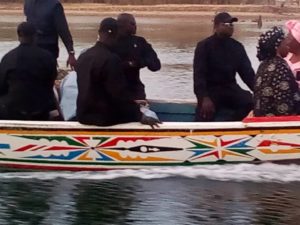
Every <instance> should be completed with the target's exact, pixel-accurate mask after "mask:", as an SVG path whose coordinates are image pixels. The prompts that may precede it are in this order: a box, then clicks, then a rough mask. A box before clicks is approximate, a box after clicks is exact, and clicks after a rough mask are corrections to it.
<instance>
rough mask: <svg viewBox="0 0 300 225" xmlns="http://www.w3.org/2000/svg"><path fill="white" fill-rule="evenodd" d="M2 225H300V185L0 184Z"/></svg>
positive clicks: (173, 181)
mask: <svg viewBox="0 0 300 225" xmlns="http://www.w3.org/2000/svg"><path fill="white" fill-rule="evenodd" d="M0 189H1V190H0V197H1V200H0V223H1V224H32V225H37V224H51V225H52V224H53V225H54V224H65V225H68V224H74V225H75V224H76V225H85V224H86V225H96V224H97V225H100V224H128V225H131V224H157V225H158V224H166V225H169V224H170V225H173V224H178V225H179V224H186V225H187V224H228V225H230V224H241V225H244V224H274V225H275V224H299V223H298V222H299V218H300V210H299V206H300V205H299V204H300V203H299V200H300V199H299V198H300V191H299V183H290V184H289V185H288V186H287V185H284V184H278V183H275V184H274V183H250V182H243V183H237V182H221V181H211V180H207V179H203V178H198V179H187V178H179V177H177V178H165V179H153V180H142V179H137V178H119V179H114V180H68V179H62V178H60V179H54V180H47V181H43V180H35V179H33V180H31V179H29V180H22V179H10V180H2V181H1V182H0Z"/></svg>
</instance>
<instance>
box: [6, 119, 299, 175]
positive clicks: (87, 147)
mask: <svg viewBox="0 0 300 225" xmlns="http://www.w3.org/2000/svg"><path fill="white" fill-rule="evenodd" d="M263 162H281V163H290V162H293V163H299V162H300V119H299V118H298V117H293V118H288V120H281V121H280V120H279V121H259V122H256V121H249V122H222V123H221V122H212V123H192V122H190V123H189V122H166V123H164V124H162V125H161V127H160V128H159V129H155V130H152V129H151V128H149V127H148V126H144V125H141V124H139V123H130V124H123V125H117V126H112V127H95V126H83V125H80V124H78V123H76V122H24V121H19V122H18V121H1V123H0V166H1V167H2V168H12V169H21V170H68V171H94V170H95V171H96V170H97V171H101V170H112V169H142V168H149V167H154V166H192V165H200V164H206V165H207V164H226V163H263Z"/></svg>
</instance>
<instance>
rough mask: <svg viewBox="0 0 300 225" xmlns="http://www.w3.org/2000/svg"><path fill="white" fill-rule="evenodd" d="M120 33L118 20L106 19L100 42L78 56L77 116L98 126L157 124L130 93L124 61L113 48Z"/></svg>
mask: <svg viewBox="0 0 300 225" xmlns="http://www.w3.org/2000/svg"><path fill="white" fill-rule="evenodd" d="M117 32H118V25H117V21H116V20H115V19H113V18H105V19H104V20H103V21H102V22H101V24H100V28H99V40H98V42H97V43H96V44H95V45H94V46H93V47H92V48H90V49H88V50H87V51H85V52H84V53H82V54H81V55H80V56H79V58H78V63H77V66H76V72H77V76H78V77H77V84H78V97H77V119H78V121H79V122H81V123H83V124H90V125H98V126H110V125H114V124H119V123H127V122H137V121H141V120H142V122H143V123H145V124H149V125H152V126H153V125H156V123H157V122H158V121H155V120H153V119H151V118H147V117H145V116H143V114H142V113H141V112H140V108H139V105H138V104H136V103H135V102H134V99H133V98H132V96H131V95H130V92H129V89H128V85H127V80H126V78H125V75H124V73H123V71H122V66H121V60H120V59H119V57H118V56H117V55H116V54H114V53H113V52H112V51H111V48H112V46H113V45H114V44H115V41H116V38H117Z"/></svg>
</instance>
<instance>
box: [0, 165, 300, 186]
mask: <svg viewBox="0 0 300 225" xmlns="http://www.w3.org/2000/svg"><path fill="white" fill-rule="evenodd" d="M170 177H184V178H191V179H196V178H201V177H202V178H207V179H211V180H218V181H236V182H242V181H251V182H279V183H289V182H299V181H300V166H299V165H276V164H270V163H269V164H261V165H251V164H237V165H207V166H193V167H163V168H161V167H160V168H151V169H140V170H113V171H106V172H22V173H20V172H6V173H0V179H38V180H53V179H58V178H63V179H74V180H76V179H79V180H113V179H118V178H139V179H148V180H149V179H163V178H170Z"/></svg>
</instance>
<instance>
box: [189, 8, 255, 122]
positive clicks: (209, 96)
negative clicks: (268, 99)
mask: <svg viewBox="0 0 300 225" xmlns="http://www.w3.org/2000/svg"><path fill="white" fill-rule="evenodd" d="M237 21H238V19H237V18H236V17H232V16H231V15H230V14H228V13H227V12H222V13H219V14H217V15H216V16H215V18H214V34H213V35H212V36H210V37H208V38H206V39H204V40H202V41H200V42H199V43H198V45H197V47H196V50H195V56H194V92H195V94H196V97H197V100H198V106H197V110H196V121H213V120H215V119H216V118H215V117H216V115H217V114H218V112H220V111H222V110H224V109H230V110H231V111H232V112H233V113H232V115H231V116H230V117H228V118H223V119H221V120H227V121H236V120H242V119H243V118H244V117H245V116H247V114H248V113H249V112H250V111H251V110H252V108H253V102H252V95H251V93H250V92H249V91H245V90H243V89H242V88H241V87H240V86H239V85H238V84H237V82H236V73H239V75H240V77H241V78H242V80H243V82H244V83H245V84H246V85H247V86H248V87H249V89H250V90H253V85H254V76H255V74H254V71H253V69H252V66H251V62H250V60H249V58H248V56H247V54H246V51H245V49H244V47H243V45H242V44H241V43H239V42H238V41H236V40H234V39H233V38H231V36H232V34H233V30H234V29H233V26H234V24H233V23H234V22H237ZM219 120H220V119H219Z"/></svg>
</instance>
